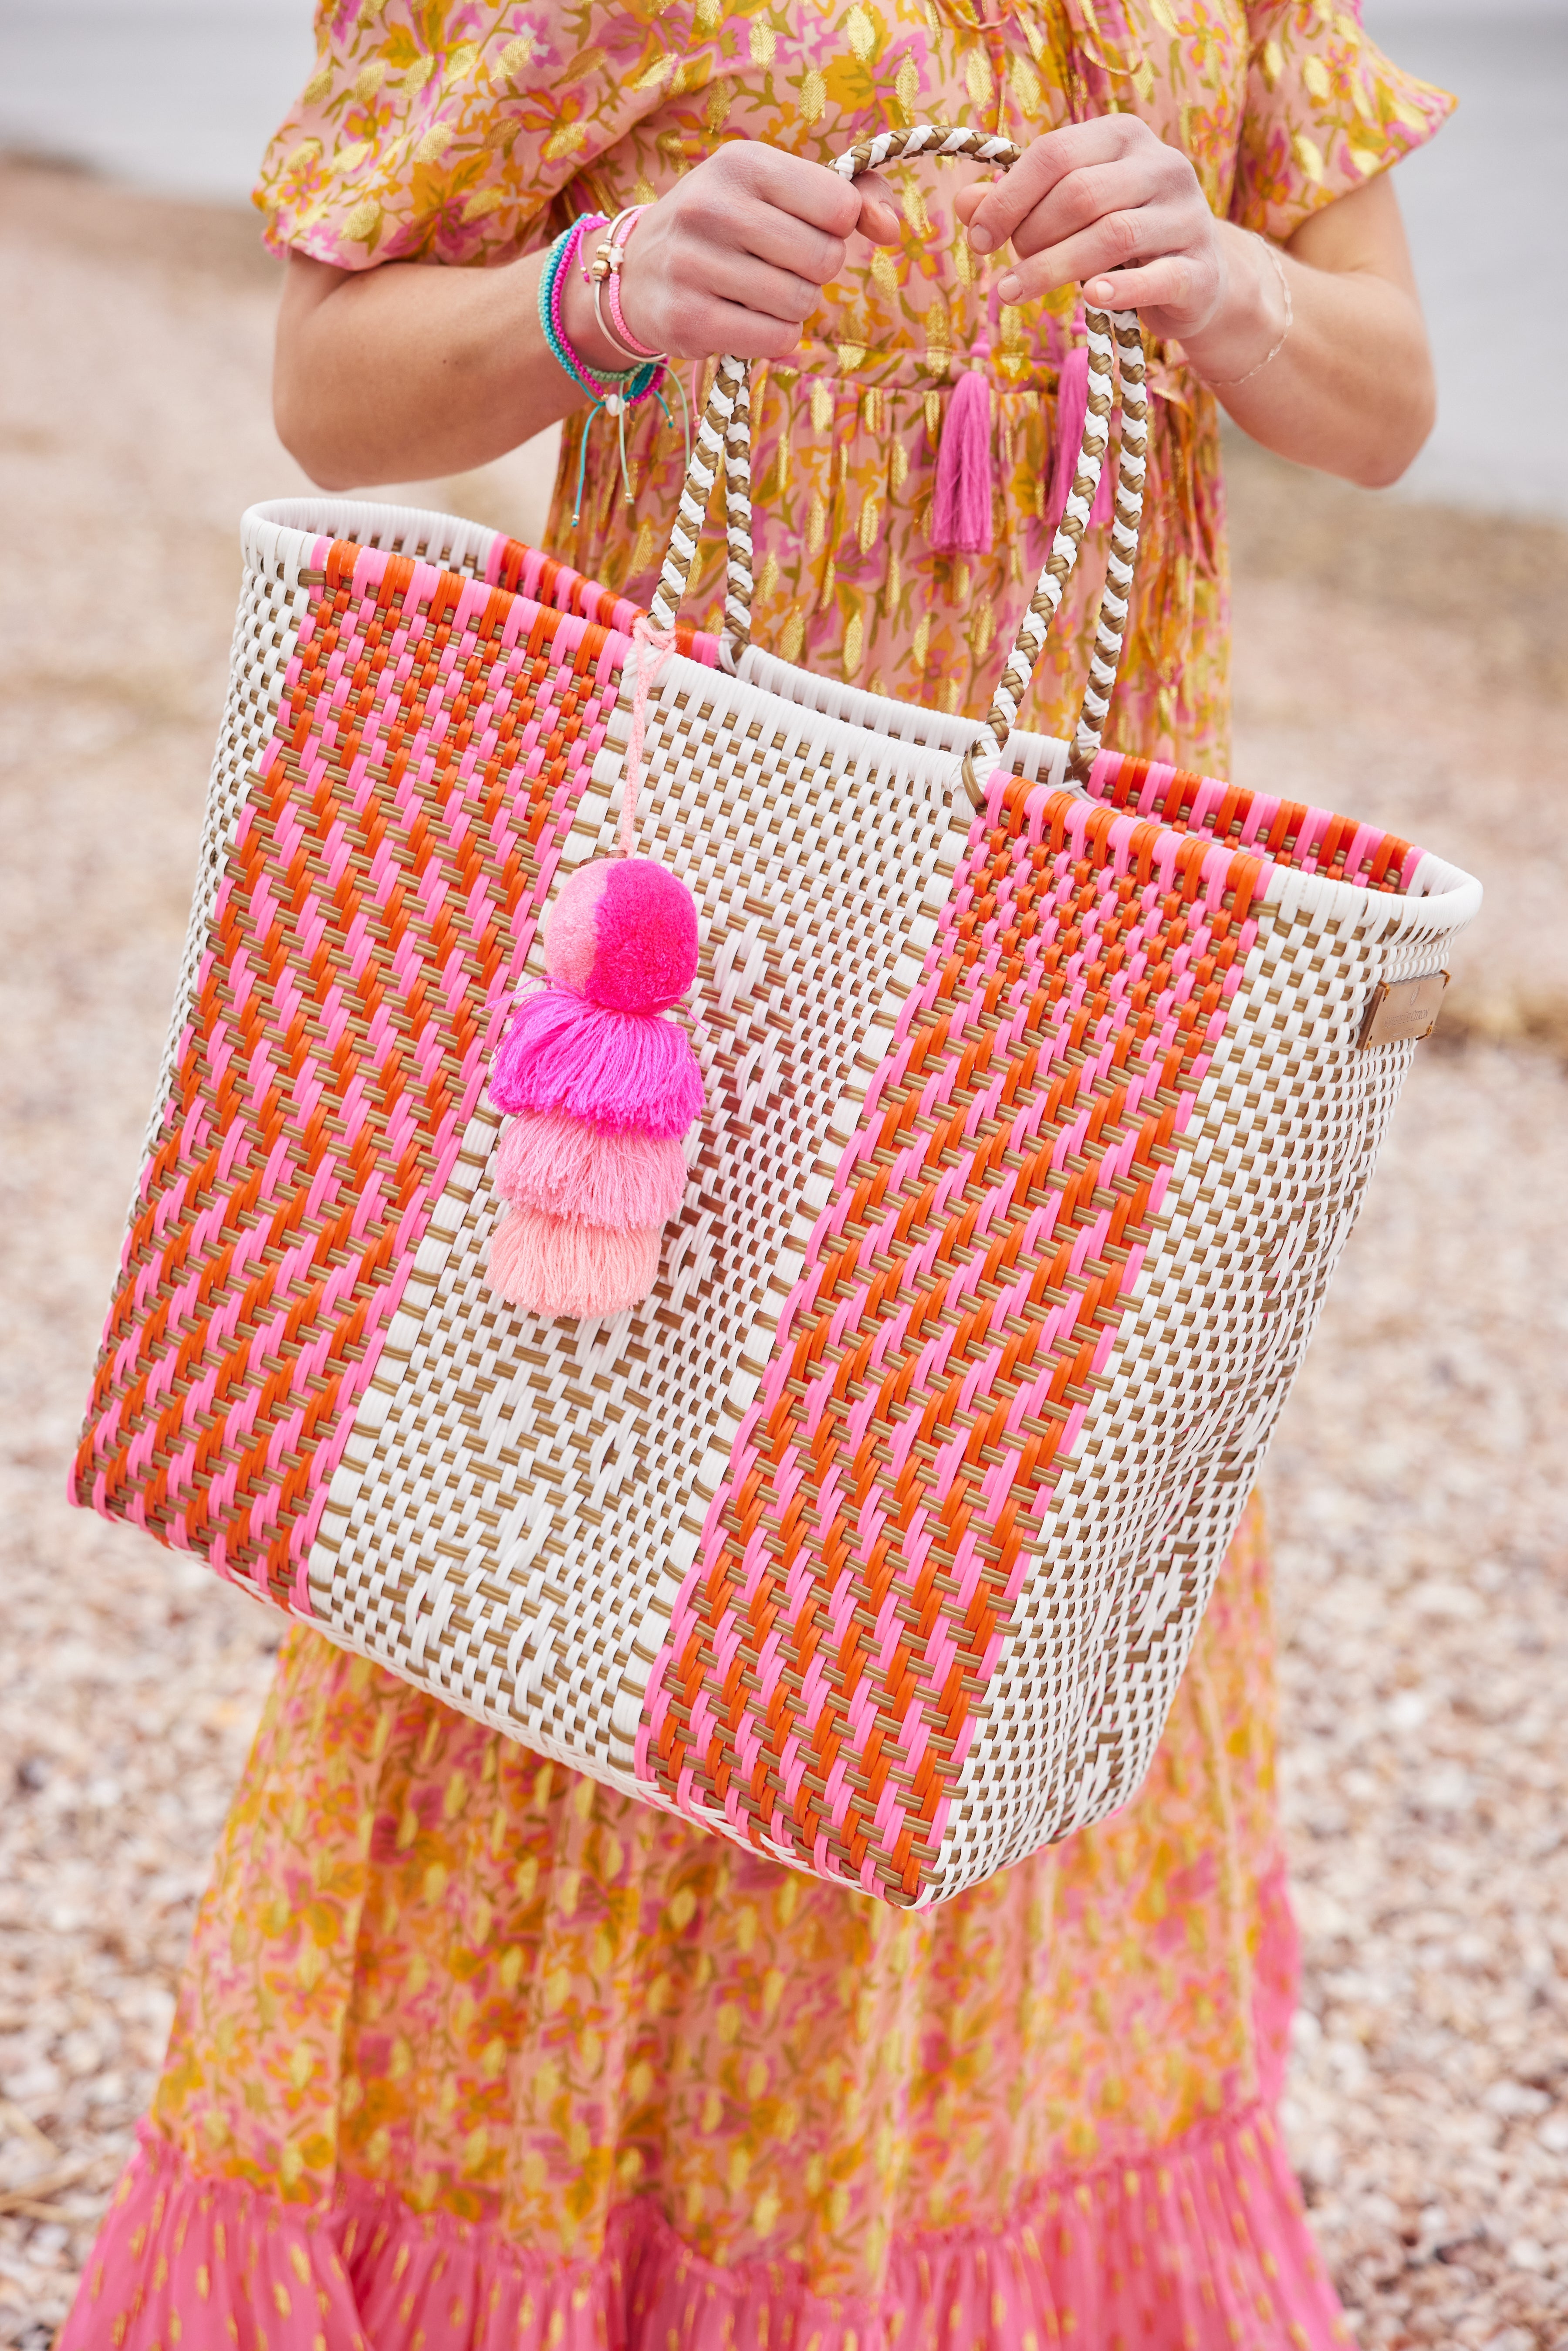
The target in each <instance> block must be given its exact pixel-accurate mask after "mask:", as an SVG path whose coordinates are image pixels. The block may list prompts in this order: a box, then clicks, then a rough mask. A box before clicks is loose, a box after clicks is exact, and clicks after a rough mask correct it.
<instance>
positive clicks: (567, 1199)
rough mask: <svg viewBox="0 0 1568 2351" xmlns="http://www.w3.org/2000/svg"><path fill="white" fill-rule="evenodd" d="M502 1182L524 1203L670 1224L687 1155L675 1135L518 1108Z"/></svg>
mask: <svg viewBox="0 0 1568 2351" xmlns="http://www.w3.org/2000/svg"><path fill="white" fill-rule="evenodd" d="M496 1189H497V1191H498V1192H499V1193H500V1195H501V1196H502V1198H503V1199H504V1200H512V1201H515V1202H516V1204H517V1207H519V1208H546V1209H548V1210H549V1213H550V1214H551V1215H552V1216H556V1217H585V1218H586V1219H587V1221H588V1223H589V1224H591V1225H613V1226H615V1227H617V1228H619V1229H620V1230H621V1231H622V1232H626V1231H629V1230H630V1229H631V1228H633V1227H634V1226H637V1225H664V1224H668V1222H669V1220H670V1218H671V1217H673V1216H674V1214H675V1212H676V1210H677V1209H678V1208H679V1207H680V1205H681V1202H682V1200H683V1198H684V1197H685V1189H686V1157H685V1152H684V1151H683V1150H682V1148H681V1146H680V1144H678V1143H676V1142H674V1141H672V1140H670V1139H668V1138H666V1139H665V1140H664V1141H663V1142H655V1141H654V1139H653V1136H652V1135H648V1134H612V1133H611V1132H610V1130H609V1129H607V1128H604V1127H598V1126H584V1125H582V1124H581V1123H580V1121H579V1120H577V1119H574V1118H563V1117H562V1116H561V1114H560V1113H559V1111H556V1112H546V1111H537V1110H525V1111H519V1113H517V1117H516V1119H514V1121H513V1122H512V1124H511V1125H510V1126H509V1127H508V1128H507V1132H506V1134H504V1135H503V1136H502V1137H501V1151H500V1156H499V1158H498V1159H497V1162H496Z"/></svg>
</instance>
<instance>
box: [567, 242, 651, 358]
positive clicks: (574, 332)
mask: <svg viewBox="0 0 1568 2351" xmlns="http://www.w3.org/2000/svg"><path fill="white" fill-rule="evenodd" d="M560 322H561V325H562V326H563V327H564V328H565V329H566V337H567V340H568V342H570V345H571V348H572V350H574V351H575V352H576V353H577V355H578V357H579V358H580V360H582V361H583V363H584V365H585V366H587V367H590V368H591V369H592V371H593V372H594V374H595V375H605V374H621V373H622V372H623V371H625V370H626V369H627V368H628V367H630V366H632V364H633V362H632V360H629V359H628V358H627V356H626V354H625V352H624V351H622V350H620V349H619V348H618V346H617V345H616V344H615V343H613V342H612V340H611V339H610V337H609V336H608V335H607V334H606V333H605V331H604V329H603V328H602V327H601V325H600V323H599V319H598V317H597V315H596V313H595V311H594V308H593V292H592V288H591V287H589V286H587V285H585V284H584V283H583V277H582V272H581V270H580V269H579V267H578V266H577V264H576V262H575V260H574V261H573V263H572V266H571V267H570V270H568V271H567V273H566V275H565V277H563V278H562V280H561V288H560Z"/></svg>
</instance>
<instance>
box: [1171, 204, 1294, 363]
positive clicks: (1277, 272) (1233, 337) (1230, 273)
mask: <svg viewBox="0 0 1568 2351" xmlns="http://www.w3.org/2000/svg"><path fill="white" fill-rule="evenodd" d="M1218 235H1219V238H1220V244H1221V250H1222V254H1223V258H1224V263H1225V287H1224V292H1223V294H1222V295H1221V298H1220V300H1219V302H1218V305H1217V306H1216V308H1215V310H1214V313H1213V315H1212V316H1211V317H1210V318H1209V319H1207V321H1206V322H1205V324H1204V326H1203V327H1202V328H1201V329H1197V331H1195V332H1193V333H1190V334H1184V335H1183V336H1182V337H1181V338H1180V341H1181V347H1182V350H1183V351H1184V352H1185V353H1186V360H1187V364H1188V365H1189V366H1190V367H1191V368H1192V369H1193V371H1194V372H1195V373H1196V374H1197V376H1199V377H1200V378H1201V380H1202V381H1204V382H1205V383H1207V384H1209V385H1212V386H1214V387H1217V388H1218V387H1222V386H1224V385H1227V384H1233V383H1239V382H1241V381H1244V380H1245V378H1246V377H1247V376H1249V375H1251V374H1253V373H1254V372H1255V371H1256V370H1257V369H1258V368H1259V367H1260V366H1262V365H1265V364H1266V363H1267V361H1268V360H1270V359H1271V358H1272V357H1273V355H1274V353H1275V351H1276V350H1278V349H1279V347H1280V345H1281V343H1282V342H1283V340H1284V338H1285V335H1286V332H1287V331H1288V329H1289V326H1290V297H1289V293H1288V291H1287V288H1286V285H1285V280H1284V274H1283V269H1282V267H1281V266H1277V265H1276V262H1275V259H1274V256H1273V249H1272V247H1270V246H1268V245H1267V244H1266V243H1265V241H1264V239H1263V238H1262V237H1260V236H1256V235H1253V234H1252V232H1251V231H1250V230H1249V229H1242V228H1237V227H1236V226H1235V225H1234V224H1233V223H1232V222H1230V221H1221V222H1219V223H1218Z"/></svg>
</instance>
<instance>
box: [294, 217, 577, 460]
mask: <svg viewBox="0 0 1568 2351" xmlns="http://www.w3.org/2000/svg"><path fill="white" fill-rule="evenodd" d="M542 267H543V256H541V255H538V254H530V255H528V256H525V257H524V258H523V259H522V260H520V261H517V262H512V263H508V264H507V265H506V266H503V267H501V268H497V269H442V268H435V267H428V266H422V265H419V264H413V263H406V262H389V263H387V264H385V265H384V266H382V267H381V268H379V269H370V270H365V271H363V272H361V273H358V274H355V273H350V272H344V271H340V270H336V269H330V268H329V267H327V266H326V265H325V264H324V263H321V262H313V261H309V260H306V259H303V258H301V257H300V256H295V257H294V258H293V259H292V260H291V261H290V263H289V274H288V279H287V284H286V286H285V288H284V298H283V306H282V309H281V312H280V314H279V319H278V331H277V357H276V360H275V364H274V374H273V413H274V415H275V417H276V419H277V430H278V434H279V436H280V437H281V439H282V441H283V443H284V444H285V446H286V447H287V449H288V450H289V451H290V452H291V453H292V454H293V455H294V456H296V457H297V458H298V460H299V463H300V464H301V465H303V466H304V468H305V470H306V472H307V473H308V475H310V477H311V479H312V480H313V481H316V482H319V484H320V486H321V487H322V488H323V489H328V490H341V489H349V488H351V487H354V486H358V485H360V484H362V483H372V482H393V481H407V480H409V479H419V478H422V477H423V476H426V475H440V474H456V473H466V472H468V471H469V470H470V469H471V468H472V467H474V466H476V465H488V464H489V463H490V462H491V461H492V460H493V459H494V458H497V457H499V456H502V455H505V453H506V452H507V450H508V449H515V448H516V447H517V444H518V443H519V442H521V441H527V440H528V439H529V438H530V437H531V436H532V435H533V434H536V433H540V432H542V431H543V430H544V428H545V426H546V425H547V424H553V423H555V422H556V420H557V418H558V417H561V416H564V415H566V414H567V413H568V412H569V411H570V410H571V409H573V408H577V407H580V406H581V405H582V400H583V395H582V393H581V392H580V391H579V390H578V388H577V387H576V385H574V384H573V383H572V382H571V381H570V378H569V377H568V376H567V374H566V373H565V371H564V370H563V369H562V368H561V367H560V365H559V361H558V360H556V359H555V358H554V356H553V354H552V353H551V351H550V350H549V345H548V344H547V343H546V341H545V339H544V334H543V330H542V329H541V328H540V325H539V319H538V281H539V272H540V270H541V268H542Z"/></svg>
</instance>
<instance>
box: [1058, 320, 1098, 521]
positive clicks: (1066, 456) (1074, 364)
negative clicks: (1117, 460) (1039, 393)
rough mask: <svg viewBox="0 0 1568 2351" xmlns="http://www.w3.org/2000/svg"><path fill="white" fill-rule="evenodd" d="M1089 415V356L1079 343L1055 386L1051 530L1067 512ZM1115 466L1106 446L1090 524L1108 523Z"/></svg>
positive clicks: (1071, 352)
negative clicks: (1085, 424)
mask: <svg viewBox="0 0 1568 2351" xmlns="http://www.w3.org/2000/svg"><path fill="white" fill-rule="evenodd" d="M1088 414H1089V353H1088V351H1087V350H1085V349H1084V347H1083V345H1082V343H1080V344H1079V345H1078V347H1077V348H1076V350H1071V351H1070V352H1069V353H1068V355H1067V358H1066V360H1064V361H1063V362H1062V369H1061V377H1060V379H1059V381H1058V383H1057V387H1056V448H1055V452H1054V455H1053V459H1052V464H1051V504H1050V506H1049V507H1048V508H1047V512H1046V520H1047V522H1048V523H1049V524H1050V526H1051V529H1052V530H1054V529H1055V528H1056V527H1057V525H1058V523H1059V522H1060V521H1061V517H1062V516H1063V515H1064V514H1065V513H1066V512H1067V500H1068V496H1069V493H1070V492H1071V488H1072V482H1073V476H1074V475H1075V474H1076V473H1077V470H1078V452H1079V451H1080V449H1081V448H1082V446H1083V426H1084V423H1085V420H1086V419H1087V417H1088ZM1113 473H1114V466H1113V461H1112V452H1111V449H1110V446H1109V444H1107V446H1106V450H1105V461H1104V463H1103V465H1102V466H1101V468H1100V480H1099V484H1098V486H1097V487H1096V489H1095V492H1094V503H1093V505H1092V507H1091V508H1090V510H1089V519H1090V522H1091V523H1092V524H1094V523H1103V522H1109V521H1110V519H1111V517H1112V514H1113V510H1114V508H1113Z"/></svg>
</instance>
